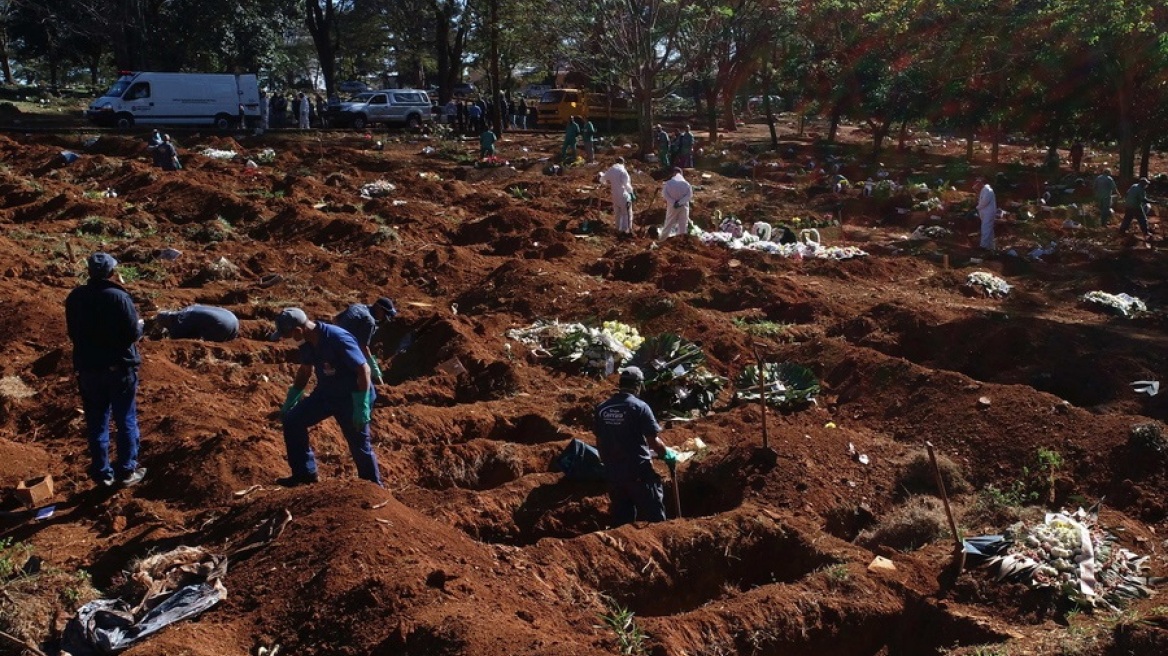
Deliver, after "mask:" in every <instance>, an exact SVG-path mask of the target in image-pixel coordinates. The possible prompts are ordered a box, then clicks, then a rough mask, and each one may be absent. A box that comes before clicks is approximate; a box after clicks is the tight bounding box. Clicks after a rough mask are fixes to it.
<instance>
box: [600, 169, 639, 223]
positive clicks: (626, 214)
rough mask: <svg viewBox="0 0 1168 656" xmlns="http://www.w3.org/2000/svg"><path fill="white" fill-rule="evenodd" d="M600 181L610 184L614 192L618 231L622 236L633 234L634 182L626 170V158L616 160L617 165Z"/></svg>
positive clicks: (602, 174) (614, 211) (605, 173)
mask: <svg viewBox="0 0 1168 656" xmlns="http://www.w3.org/2000/svg"><path fill="white" fill-rule="evenodd" d="M600 181H601V182H602V183H608V186H609V187H611V188H612V189H611V191H612V212H613V214H614V215H615V216H616V231H617V232H618V233H620V234H622V235H631V234H633V201H634V200H636V198H637V194H636V193H634V192H633V182H632V180H631V179H630V178H629V171H628V169H626V168H625V158H623V157H618V158H616V163H615V164H613V165H612V167H611V168H609V169H608V170H607V171H605V172H604V173H601V174H600Z"/></svg>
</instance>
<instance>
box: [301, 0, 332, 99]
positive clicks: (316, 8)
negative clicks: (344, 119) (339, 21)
mask: <svg viewBox="0 0 1168 656" xmlns="http://www.w3.org/2000/svg"><path fill="white" fill-rule="evenodd" d="M322 1H323V2H324V6H323V7H322V6H321V4H320V3H321V2H322ZM304 24H305V26H306V27H307V28H308V33H309V34H310V35H311V36H312V44H313V45H314V46H315V47H316V58H317V60H318V61H319V62H320V73H321V75H323V76H324V88H325V92H326V93H327V94H328V95H330V96H331V95H332V94H333V90H334V89H335V88H336V80H335V76H336V69H337V50H336V45H335V43H334V41H333V38H334V34H335V33H336V28H337V25H336V11H335V7H334V5H333V0H305V18H304Z"/></svg>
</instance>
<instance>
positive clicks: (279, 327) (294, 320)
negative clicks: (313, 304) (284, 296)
mask: <svg viewBox="0 0 1168 656" xmlns="http://www.w3.org/2000/svg"><path fill="white" fill-rule="evenodd" d="M306 324H308V315H307V314H305V313H304V310H301V309H300V308H284V309H283V310H281V311H280V314H279V315H278V316H277V317H276V332H274V333H272V334H271V335H268V339H270V340H272V341H273V342H278V341H280V339H281V338H283V337H287V336H288V333H290V332H292V329H293V328H297V327H300V326H304V325H306Z"/></svg>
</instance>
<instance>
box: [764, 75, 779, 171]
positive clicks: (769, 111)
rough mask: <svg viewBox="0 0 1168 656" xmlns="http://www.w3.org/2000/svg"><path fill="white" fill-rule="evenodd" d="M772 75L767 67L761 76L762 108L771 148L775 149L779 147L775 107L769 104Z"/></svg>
mask: <svg viewBox="0 0 1168 656" xmlns="http://www.w3.org/2000/svg"><path fill="white" fill-rule="evenodd" d="M773 79H774V75H773V74H772V73H771V71H770V67H767V72H766V73H765V74H763V78H762V110H763V111H764V112H766V120H767V129H768V130H770V133H771V150H775V151H777V150H778V149H779V132H778V130H777V129H775V108H774V107H772V106H771V82H772V81H773Z"/></svg>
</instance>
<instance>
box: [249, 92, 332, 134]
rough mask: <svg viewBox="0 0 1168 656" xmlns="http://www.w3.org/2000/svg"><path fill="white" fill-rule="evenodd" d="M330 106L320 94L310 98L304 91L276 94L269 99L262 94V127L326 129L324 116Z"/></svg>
mask: <svg viewBox="0 0 1168 656" xmlns="http://www.w3.org/2000/svg"><path fill="white" fill-rule="evenodd" d="M327 109H328V104H327V103H326V102H325V99H324V97H323V96H321V95H320V94H319V93H318V94H316V96H315V97H314V98H309V96H308V94H306V93H304V92H303V91H301V92H299V93H295V94H293V93H289V94H283V93H276V94H272V96H271V97H268V96H267V94H265V93H264V92H263V91H261V92H260V127H261V128H263V129H267V128H299V129H301V130H307V129H309V128H310V127H313V126H317V127H324V115H325V111H326V110H327Z"/></svg>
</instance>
